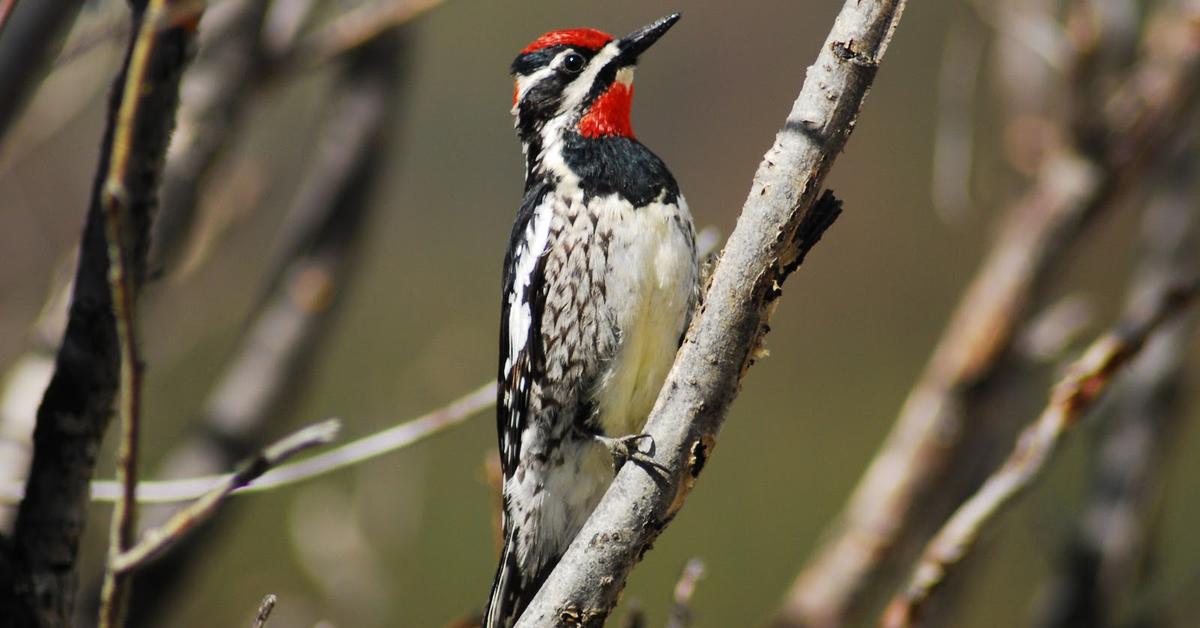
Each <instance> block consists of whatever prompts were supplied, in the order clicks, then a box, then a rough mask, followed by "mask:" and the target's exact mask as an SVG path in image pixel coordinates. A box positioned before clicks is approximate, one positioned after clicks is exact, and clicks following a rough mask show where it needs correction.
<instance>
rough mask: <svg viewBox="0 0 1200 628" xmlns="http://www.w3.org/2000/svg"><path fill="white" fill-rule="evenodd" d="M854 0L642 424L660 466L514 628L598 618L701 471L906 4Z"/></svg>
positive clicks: (633, 469)
mask: <svg viewBox="0 0 1200 628" xmlns="http://www.w3.org/2000/svg"><path fill="white" fill-rule="evenodd" d="M904 5H905V3H904V2H903V0H894V1H878V2H859V1H857V0H847V2H846V3H845V4H844V5H843V7H842V10H841V13H840V14H839V15H838V17H837V19H836V21H835V22H834V25H833V28H832V30H831V31H830V33H829V36H828V38H827V39H826V41H825V43H824V45H823V46H822V47H821V48H820V52H819V55H818V57H817V59H816V61H815V63H813V65H812V66H810V67H809V68H808V74H807V78H806V79H805V81H804V86H803V87H802V88H801V90H800V95H799V96H798V97H797V99H796V101H795V103H794V104H793V106H792V111H791V113H790V114H789V116H788V119H787V122H786V124H785V125H784V128H783V129H782V130H781V131H780V132H779V133H778V134H777V135H776V138H775V143H774V145H773V146H772V147H771V149H770V150H768V151H767V153H766V155H765V156H764V159H763V161H762V163H761V164H760V165H759V167H758V171H757V173H756V174H755V177H754V181H753V183H752V184H751V187H750V192H749V195H748V198H747V199H746V203H745V205H744V206H743V208H742V213H741V216H740V217H739V219H738V221H737V226H736V227H735V228H734V231H733V233H732V234H731V235H730V238H729V242H728V243H727V244H726V246H725V250H724V253H723V255H722V257H721V260H720V261H719V262H718V264H717V267H716V270H715V271H714V273H713V277H712V281H711V285H710V286H709V289H708V290H707V292H706V297H705V299H706V300H705V302H704V304H703V306H702V307H701V308H700V310H699V312H697V314H696V316H695V318H694V319H693V321H692V324H691V327H690V329H689V330H688V333H687V336H686V338H685V339H684V342H683V346H682V347H681V348H680V350H679V353H678V354H677V355H676V358H675V363H674V365H673V366H672V368H671V371H670V373H669V374H668V376H667V380H666V382H665V383H664V384H663V387H662V392H661V393H660V394H659V397H658V400H657V401H656V402H655V405H654V410H653V411H652V412H651V414H650V417H649V419H648V420H647V423H646V427H645V432H646V433H648V434H650V435H651V437H652V438H653V439H654V444H655V453H654V465H653V467H651V468H647V467H646V466H643V465H625V466H624V467H622V469H621V471H620V472H619V473H618V474H617V477H616V478H615V479H614V481H613V484H612V486H611V487H610V488H609V490H608V491H607V492H606V493H605V495H604V497H603V498H602V499H601V501H600V504H599V505H598V506H597V507H596V509H595V511H594V512H593V513H592V515H591V516H590V517H589V519H588V521H587V522H586V523H585V524H584V526H583V529H582V530H581V531H580V532H579V534H578V535H576V537H575V540H574V541H573V542H572V543H571V546H570V547H569V548H568V550H567V552H566V554H565V555H564V556H563V558H562V559H561V560H560V561H559V563H558V564H557V566H556V567H555V568H554V571H553V573H551V574H550V576H549V578H548V579H547V580H546V582H545V584H543V585H542V587H541V590H540V591H539V592H538V594H537V595H536V596H535V597H534V599H533V601H532V602H531V603H530V605H529V606H528V608H526V610H525V612H524V614H523V615H522V616H521V618H520V620H519V621H518V623H517V625H518V626H521V627H527V626H546V625H557V624H561V623H575V624H578V625H582V626H598V625H600V624H601V623H603V622H604V620H605V618H606V617H607V616H608V614H609V613H610V612H611V611H612V607H613V605H614V604H615V603H616V599H617V595H618V594H619V593H620V591H621V590H622V589H623V588H624V586H625V581H626V578H627V577H628V575H629V573H630V571H631V570H632V569H633V567H634V565H635V564H636V563H637V562H638V560H639V559H640V558H641V557H642V555H643V554H644V553H645V552H646V551H648V549H649V548H650V545H651V544H652V543H653V541H654V540H655V539H656V538H658V535H659V534H660V533H661V532H662V531H663V530H664V529H665V528H666V526H667V525H668V524H669V523H670V521H671V520H672V518H673V517H674V516H675V514H676V513H677V512H678V511H679V509H680V508H681V507H682V506H683V503H684V501H685V500H686V499H687V496H688V494H689V493H690V491H691V489H692V487H693V486H694V485H695V482H696V478H697V477H698V476H699V475H700V472H701V470H702V469H703V468H704V466H705V463H706V461H707V460H708V457H709V456H710V455H712V449H713V447H714V445H715V444H716V436H717V432H718V431H719V429H720V427H721V425H722V424H723V423H724V421H725V417H726V415H727V413H728V411H729V406H730V404H731V403H732V402H733V400H734V398H735V397H736V395H737V392H738V388H739V384H740V382H741V379H742V376H743V375H744V374H745V372H746V370H747V369H748V368H749V367H750V365H751V364H752V363H753V362H754V359H755V358H756V356H758V355H760V354H761V350H762V343H763V336H764V334H765V333H766V331H767V326H768V324H769V322H770V318H771V313H772V312H773V311H774V309H775V306H776V305H777V302H778V298H779V296H780V295H781V293H782V286H783V283H784V281H785V280H786V278H787V277H788V275H789V274H790V273H791V272H792V271H794V270H795V269H796V268H797V267H798V266H799V265H800V263H801V262H802V261H803V259H804V255H805V254H806V253H807V252H808V251H809V250H811V248H812V247H813V246H814V245H815V244H816V241H817V240H818V239H819V238H820V236H821V234H822V233H824V231H825V229H826V228H828V227H829V225H830V224H832V222H833V220H834V219H836V217H837V215H838V213H840V203H839V202H838V201H837V200H836V199H834V198H833V196H832V194H829V193H828V192H826V193H825V194H824V195H823V196H822V187H821V186H822V182H823V181H824V179H825V176H826V175H827V174H828V172H829V169H830V168H831V167H832V165H833V162H834V161H835V159H836V157H837V155H838V154H839V153H840V152H841V150H842V148H843V147H844V146H845V143H846V141H847V139H848V138H849V136H850V133H851V131H852V130H853V129H854V125H855V122H856V120H857V117H858V113H859V111H860V109H861V108H862V104H863V101H864V99H865V98H866V95H867V91H868V89H869V88H870V86H871V83H872V81H873V79H874V78H875V74H876V71H877V70H878V68H879V64H880V62H881V61H882V59H883V56H884V53H885V51H886V50H887V46H888V43H889V42H890V41H891V37H892V33H893V32H894V30H895V28H896V26H897V24H898V23H899V20H900V15H901V13H902V12H903V10H904Z"/></svg>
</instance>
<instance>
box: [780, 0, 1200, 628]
mask: <svg viewBox="0 0 1200 628" xmlns="http://www.w3.org/2000/svg"><path fill="white" fill-rule="evenodd" d="M1183 23H1186V21H1183ZM1145 65H1146V66H1147V67H1146V68H1145V71H1147V72H1154V71H1159V72H1161V71H1163V70H1164V67H1163V66H1164V65H1165V66H1167V67H1166V68H1165V69H1166V70H1167V71H1166V72H1165V73H1164V74H1165V75H1164V76H1159V77H1158V79H1159V80H1158V81H1155V82H1154V88H1153V89H1151V90H1147V89H1141V86H1139V85H1136V84H1135V85H1131V86H1130V87H1129V88H1128V89H1127V90H1126V91H1127V93H1128V95H1129V96H1133V95H1139V96H1142V98H1138V99H1135V100H1137V102H1138V104H1139V106H1140V108H1139V109H1136V110H1134V111H1132V112H1129V113H1128V115H1127V116H1126V117H1125V118H1123V119H1122V120H1121V123H1122V124H1121V125H1120V126H1119V127H1115V128H1113V129H1112V130H1111V137H1110V138H1108V140H1107V142H1106V144H1107V147H1108V148H1107V150H1106V151H1105V152H1104V154H1103V155H1101V156H1100V160H1099V162H1098V163H1097V162H1093V161H1092V160H1090V159H1088V158H1085V157H1084V156H1082V155H1080V154H1079V153H1077V152H1073V151H1071V150H1060V151H1059V152H1058V154H1057V155H1053V156H1050V157H1047V158H1046V160H1045V161H1044V162H1043V164H1042V167H1041V172H1040V174H1039V177H1038V180H1037V181H1036V182H1035V184H1034V186H1033V187H1032V189H1030V190H1029V191H1028V193H1026V194H1025V196H1024V197H1023V198H1021V199H1020V200H1018V201H1017V202H1016V203H1015V204H1014V205H1013V206H1012V207H1011V208H1010V209H1009V210H1008V211H1007V213H1006V215H1005V218H1004V224H1003V225H1002V227H1001V230H1000V233H999V235H998V237H997V239H996V241H995V243H994V244H993V245H992V248H991V250H990V251H989V252H988V254H987V256H986V257H985V259H984V261H983V264H982V265H981V267H980V269H979V271H978V272H977V273H976V275H975V277H974V278H973V279H972V280H971V283H970V285H969V286H968V287H967V289H966V291H965V292H964V294H963V297H962V299H961V300H960V301H959V304H958V306H957V308H956V310H955V312H954V314H953V316H952V318H951V321H950V323H949V324H948V325H947V327H946V331H945V332H944V333H943V335H942V338H941V339H940V340H939V341H938V345H937V348H936V349H935V350H934V353H933V356H932V357H931V358H930V361H929V363H928V364H927V365H926V367H925V370H924V372H923V373H922V374H921V377H920V379H919V381H918V382H917V384H916V385H915V386H914V387H913V389H912V391H911V392H910V393H909V396H908V398H907V399H906V400H905V402H904V405H903V407H902V408H901V410H900V414H899V416H898V417H897V418H896V421H895V424H894V426H893V428H892V431H891V433H890V434H889V435H888V437H887V440H886V441H885V443H884V444H883V445H882V447H881V448H880V451H879V452H878V453H877V454H876V456H875V458H874V460H873V461H872V463H871V465H870V467H869V468H868V469H867V471H866V473H865V474H864V475H863V477H862V478H861V479H860V481H859V484H858V486H857V487H856V488H855V491H854V493H853V495H852V496H851V498H850V499H849V501H848V503H847V505H846V506H845V508H844V510H843V511H842V513H841V515H840V516H839V518H838V522H837V523H836V524H835V527H834V529H833V530H832V531H831V532H830V533H829V534H828V535H827V538H826V540H825V542H824V544H823V545H822V546H821V547H820V548H818V550H817V551H816V553H815V554H814V556H813V557H812V558H811V559H810V560H809V562H808V564H806V565H805V567H804V569H803V570H802V571H801V573H800V574H799V576H798V577H797V579H796V581H795V583H794V584H793V585H792V588H791V591H790V592H789V593H788V596H787V600H786V601H785V603H784V606H783V608H782V610H781V614H780V616H779V617H778V618H777V625H778V626H780V627H784V626H812V625H815V626H830V625H838V624H839V623H841V622H843V621H845V619H846V614H847V612H848V611H849V609H851V608H852V607H854V605H855V604H857V603H858V602H860V601H861V597H862V595H863V593H864V591H865V590H866V588H867V585H868V584H869V582H870V581H871V580H872V579H873V578H876V577H878V575H879V573H880V569H879V568H880V565H881V564H882V563H883V561H884V560H885V559H887V558H888V557H889V556H890V555H891V554H892V553H893V552H894V551H896V550H897V548H899V547H902V546H904V545H905V544H906V543H912V542H914V541H915V540H916V537H918V536H919V534H920V532H918V528H919V527H920V525H921V524H922V521H921V520H922V519H924V521H926V522H927V521H929V520H931V519H934V518H936V519H934V520H937V521H940V520H941V517H942V516H943V514H942V513H943V512H944V507H943V506H941V505H939V504H938V503H937V500H938V499H941V498H943V497H944V496H945V495H948V494H950V493H953V492H954V490H953V489H948V487H953V486H958V485H961V484H962V483H967V484H969V485H970V486H968V490H973V489H974V488H975V485H974V483H975V482H978V481H979V478H977V477H975V476H974V474H968V473H965V472H964V470H963V468H962V467H961V466H960V465H957V464H956V461H958V460H961V459H962V458H960V456H967V455H970V454H969V453H968V452H973V451H977V449H976V446H977V445H978V443H979V442H981V441H982V440H984V439H986V438H987V433H986V430H985V425H984V422H983V421H980V420H978V419H979V417H978V413H979V412H980V411H981V409H983V408H985V407H987V405H988V401H989V400H990V399H993V397H991V396H989V395H988V394H987V393H988V392H989V391H988V388H987V385H988V384H990V383H993V382H995V381H998V379H999V378H998V375H999V374H1000V372H1001V371H1002V367H1003V366H1004V358H1005V356H1006V354H1007V352H1008V350H1009V347H1010V345H1011V344H1012V342H1013V338H1014V335H1015V333H1016V331H1017V330H1018V329H1019V326H1020V323H1021V322H1022V321H1023V320H1024V319H1025V318H1026V316H1027V314H1028V311H1029V309H1030V306H1031V304H1032V303H1033V302H1034V301H1035V299H1036V296H1037V294H1038V293H1039V292H1040V289H1041V287H1042V285H1043V284H1044V282H1045V281H1046V279H1047V277H1048V276H1049V275H1050V274H1051V271H1052V270H1053V269H1054V268H1055V267H1056V265H1057V263H1058V261H1059V260H1060V259H1061V256H1062V255H1063V253H1064V252H1065V251H1067V250H1068V249H1069V248H1070V246H1071V245H1072V244H1073V243H1074V242H1076V241H1077V240H1078V239H1079V236H1080V235H1081V234H1082V233H1083V232H1084V230H1085V229H1086V227H1088V226H1089V225H1090V224H1092V223H1094V221H1095V218H1096V217H1097V216H1098V215H1100V214H1101V213H1103V211H1104V210H1106V209H1108V208H1110V207H1112V206H1113V205H1115V204H1116V203H1117V201H1119V200H1120V198H1121V196H1122V192H1124V191H1125V190H1126V189H1127V188H1129V187H1131V186H1132V185H1135V184H1136V183H1138V182H1139V181H1140V177H1141V176H1142V174H1143V173H1144V172H1145V170H1146V165H1147V163H1148V161H1149V157H1151V156H1152V155H1154V154H1155V153H1156V152H1163V151H1166V150H1167V147H1169V146H1170V140H1171V139H1172V138H1173V137H1174V136H1175V135H1176V134H1177V129H1178V128H1180V127H1181V125H1182V124H1183V122H1184V121H1186V120H1189V119H1190V116H1191V115H1194V111H1195V100H1196V96H1197V93H1198V92H1200V48H1197V47H1194V46H1193V47H1191V48H1189V49H1188V50H1187V53H1186V54H1185V55H1184V56H1183V58H1181V59H1180V60H1178V62H1176V63H1172V64H1160V63H1153V62H1148V63H1146V64H1145ZM951 507H952V505H951Z"/></svg>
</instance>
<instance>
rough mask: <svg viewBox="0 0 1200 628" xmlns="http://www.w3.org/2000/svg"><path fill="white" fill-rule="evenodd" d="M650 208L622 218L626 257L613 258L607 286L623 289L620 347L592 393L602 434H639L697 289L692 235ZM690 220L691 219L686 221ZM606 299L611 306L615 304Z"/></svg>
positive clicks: (668, 213)
mask: <svg viewBox="0 0 1200 628" xmlns="http://www.w3.org/2000/svg"><path fill="white" fill-rule="evenodd" d="M679 211H682V212H684V214H683V215H684V216H685V217H687V214H686V211H687V210H686V206H685V207H684V209H682V210H679V209H676V208H675V207H674V206H670V205H668V206H663V205H657V204H652V205H650V206H649V207H645V208H642V209H640V210H639V211H638V213H637V215H636V216H634V217H633V218H629V219H627V220H626V222H627V223H629V224H626V225H625V229H624V232H625V233H627V234H628V236H627V239H628V241H627V242H624V243H622V244H623V249H622V253H623V255H621V256H619V257H615V258H610V275H609V281H610V284H614V283H615V285H619V286H625V287H626V290H625V292H624V294H623V295H622V296H616V297H615V299H623V301H621V302H618V304H617V305H616V306H615V311H614V314H615V316H616V319H617V323H618V327H619V328H620V330H621V331H620V338H621V342H620V346H619V348H618V350H617V352H616V355H615V356H614V359H613V361H612V363H611V364H610V365H609V368H608V369H607V372H606V374H605V376H604V377H602V378H601V383H600V388H599V390H598V391H597V401H598V410H599V415H600V416H599V419H600V425H601V427H602V428H603V429H604V432H605V434H608V435H610V436H621V435H626V434H636V433H639V432H640V431H641V430H642V427H643V426H644V425H645V422H646V417H647V415H648V414H649V413H650V410H651V409H652V408H653V406H654V402H655V400H656V399H657V398H658V393H659V390H660V389H661V388H662V384H663V381H664V380H665V379H666V376H667V371H669V370H670V368H671V364H672V362H673V361H674V359H675V352H676V350H677V349H678V346H679V338H680V336H681V334H682V333H683V330H684V329H683V328H684V325H685V324H686V322H687V320H688V315H689V308H690V307H691V302H692V298H693V294H694V290H695V285H696V272H697V271H696V262H695V253H694V249H693V246H692V243H691V241H690V234H689V233H688V232H686V231H684V230H682V229H680V225H679V223H678V222H677V221H676V218H675V214H676V212H679ZM687 220H688V221H689V222H690V217H688V218H687ZM615 299H614V295H610V304H612V303H613V302H614V300H615Z"/></svg>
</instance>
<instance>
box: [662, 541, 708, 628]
mask: <svg viewBox="0 0 1200 628" xmlns="http://www.w3.org/2000/svg"><path fill="white" fill-rule="evenodd" d="M703 577H704V561H702V560H700V559H699V558H693V559H691V560H689V561H688V562H687V564H686V565H684V566H683V572H682V573H680V574H679V581H678V582H676V583H675V591H674V596H673V602H674V603H673V604H672V605H671V615H670V617H668V618H667V628H688V626H691V625H692V607H691V603H692V595H693V594H695V593H696V583H697V582H699V581H700V579H701V578H703Z"/></svg>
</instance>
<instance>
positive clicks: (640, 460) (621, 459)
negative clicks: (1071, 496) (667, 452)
mask: <svg viewBox="0 0 1200 628" xmlns="http://www.w3.org/2000/svg"><path fill="white" fill-rule="evenodd" d="M593 438H595V439H596V440H598V441H600V444H602V445H604V447H605V449H608V453H610V454H612V458H613V468H614V469H620V468H621V465H623V464H625V463H626V462H627V461H630V460H632V461H633V462H635V463H637V464H652V463H653V462H654V457H653V456H654V437H653V436H651V435H649V434H630V435H628V436H621V437H618V438H611V437H608V436H601V435H599V434H596V435H594V436H593ZM641 441H649V442H650V446H649V448H648V449H647V450H646V451H642V448H641V447H640V445H639V444H640V443H641Z"/></svg>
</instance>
